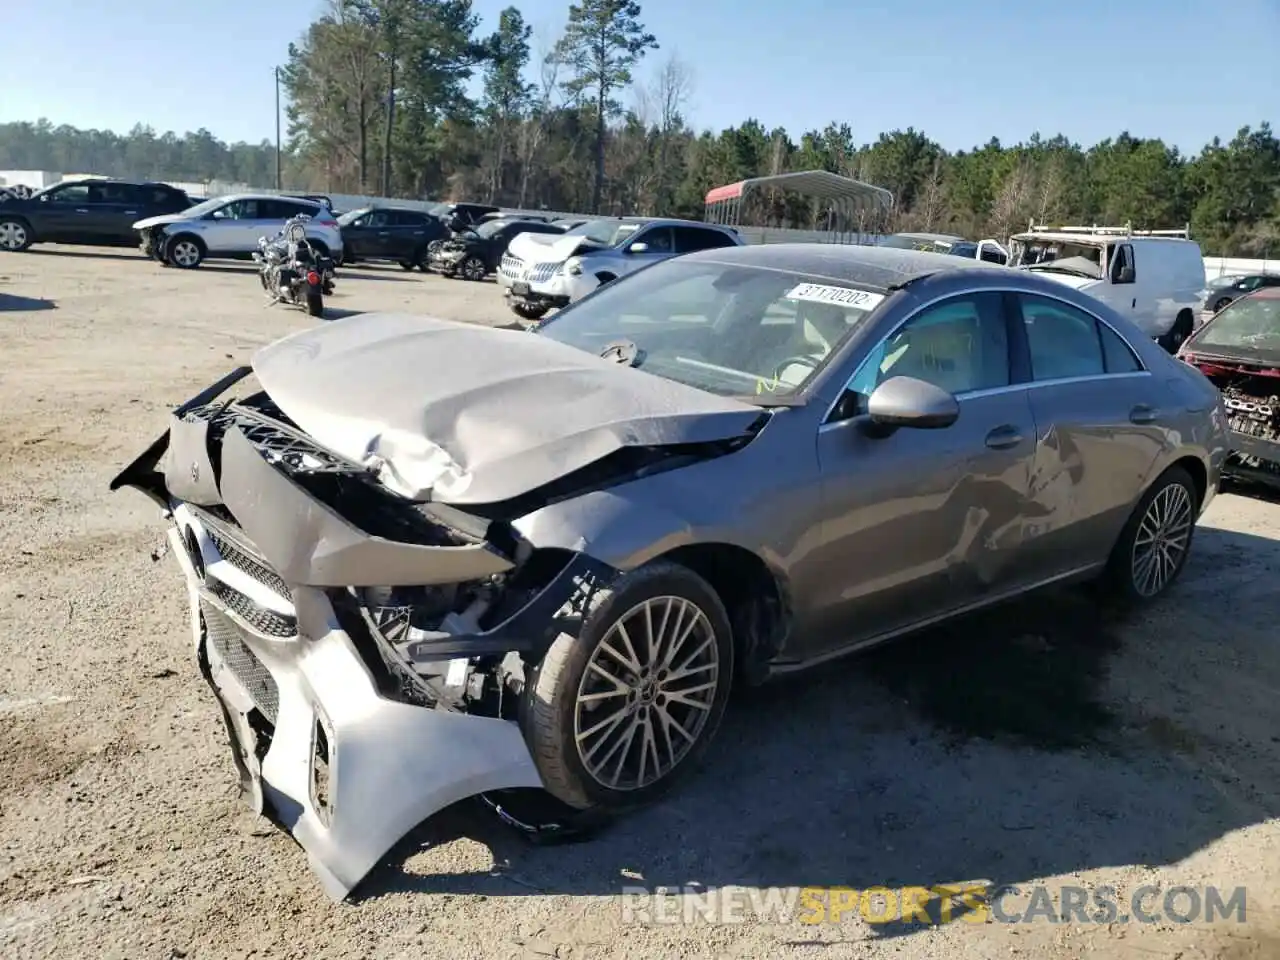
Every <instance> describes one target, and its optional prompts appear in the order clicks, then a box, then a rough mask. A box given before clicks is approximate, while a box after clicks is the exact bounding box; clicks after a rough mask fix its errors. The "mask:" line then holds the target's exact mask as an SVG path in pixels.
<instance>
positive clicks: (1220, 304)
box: [1213, 297, 1231, 313]
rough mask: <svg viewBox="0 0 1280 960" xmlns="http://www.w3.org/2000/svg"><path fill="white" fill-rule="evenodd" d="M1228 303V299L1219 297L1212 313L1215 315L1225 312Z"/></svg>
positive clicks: (1229, 300) (1229, 301) (1229, 299)
mask: <svg viewBox="0 0 1280 960" xmlns="http://www.w3.org/2000/svg"><path fill="white" fill-rule="evenodd" d="M1230 303H1231V298H1230V297H1220V298H1219V299H1218V300H1217V301H1216V302H1215V303H1214V305H1213V312H1214V313H1217V312H1218V311H1219V310H1225V309H1226V308H1227V306H1228V305H1229V304H1230Z"/></svg>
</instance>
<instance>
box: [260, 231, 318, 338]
mask: <svg viewBox="0 0 1280 960" xmlns="http://www.w3.org/2000/svg"><path fill="white" fill-rule="evenodd" d="M310 219H311V218H310V217H308V216H306V215H305V214H298V215H297V216H295V217H292V218H290V219H289V220H287V221H286V222H285V225H284V226H283V227H282V228H281V229H280V232H279V233H278V234H276V235H275V236H274V237H271V238H269V239H268V238H267V237H261V238H260V239H259V240H258V251H257V252H256V253H255V254H254V255H253V259H254V261H255V262H256V263H257V264H258V279H259V280H260V281H261V282H262V289H263V290H265V291H266V293H267V298H268V302H269V303H287V304H290V305H291V306H295V307H299V308H301V309H305V310H306V311H307V313H308V314H310V315H311V316H313V317H321V316H324V298H325V295H326V294H331V293H333V271H334V263H333V260H332V259H331V258H329V257H324V256H321V255H320V254H319V253H317V252H316V249H315V247H313V246H312V245H311V241H310V240H308V239H307V221H308V220H310Z"/></svg>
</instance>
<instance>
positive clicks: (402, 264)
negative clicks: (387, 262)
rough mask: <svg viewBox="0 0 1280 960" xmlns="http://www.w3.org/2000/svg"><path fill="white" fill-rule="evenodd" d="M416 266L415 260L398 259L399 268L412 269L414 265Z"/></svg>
mask: <svg viewBox="0 0 1280 960" xmlns="http://www.w3.org/2000/svg"><path fill="white" fill-rule="evenodd" d="M416 266H417V263H416V262H415V263H410V262H409V261H408V260H401V261H400V269H401V270H412V269H413V268H414V267H416Z"/></svg>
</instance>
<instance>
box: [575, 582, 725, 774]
mask: <svg viewBox="0 0 1280 960" xmlns="http://www.w3.org/2000/svg"><path fill="white" fill-rule="evenodd" d="M720 682H721V676H720V650H719V646H718V644H717V642H716V635H715V630H714V629H713V627H712V626H711V621H710V619H709V618H708V617H707V615H706V614H705V613H704V612H703V611H702V610H701V609H700V608H699V607H698V606H697V604H694V603H692V602H691V601H689V600H686V599H684V598H683V597H672V596H660V597H651V598H650V599H648V600H646V601H644V602H643V603H640V604H637V605H636V606H634V607H632V608H631V609H630V610H629V611H627V612H626V613H625V614H624V615H623V616H621V617H619V618H618V620H617V621H616V622H615V623H614V624H613V626H612V627H610V628H609V632H608V633H606V634H605V636H604V637H603V638H602V639H601V641H600V643H599V644H598V645H597V646H596V648H595V650H594V651H593V652H592V654H591V658H590V660H588V661H587V666H586V669H585V670H584V671H583V674H582V680H581V681H580V682H579V684H578V694H577V698H576V702H575V704H574V738H575V741H576V743H577V748H578V757H579V759H580V760H581V761H582V766H583V768H584V769H585V770H586V772H587V774H588V775H589V776H590V777H591V778H592V779H593V780H595V781H596V782H597V783H599V784H600V785H601V786H603V787H606V788H608V789H610V790H619V791H630V790H640V789H642V788H644V787H647V786H649V785H651V784H653V783H656V782H657V781H658V780H660V779H662V778H663V777H665V776H667V774H669V773H671V771H672V770H674V769H675V767H676V766H677V765H678V764H679V763H680V761H681V760H683V759H684V757H685V756H686V755H687V754H688V752H689V750H690V749H691V748H692V747H693V746H694V744H696V743H697V742H698V740H699V738H700V737H701V735H702V733H703V730H704V728H705V727H706V724H707V720H708V719H709V718H710V717H711V714H712V705H713V704H714V702H715V698H716V692H717V690H718V688H719V685H720Z"/></svg>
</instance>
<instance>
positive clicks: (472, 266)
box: [462, 257, 485, 280]
mask: <svg viewBox="0 0 1280 960" xmlns="http://www.w3.org/2000/svg"><path fill="white" fill-rule="evenodd" d="M462 275H463V276H464V277H466V278H467V279H468V280H483V279H484V275H485V269H484V262H483V261H482V260H481V259H480V258H479V257H472V258H471V259H470V260H468V261H467V262H466V263H464V264H463V265H462Z"/></svg>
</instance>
